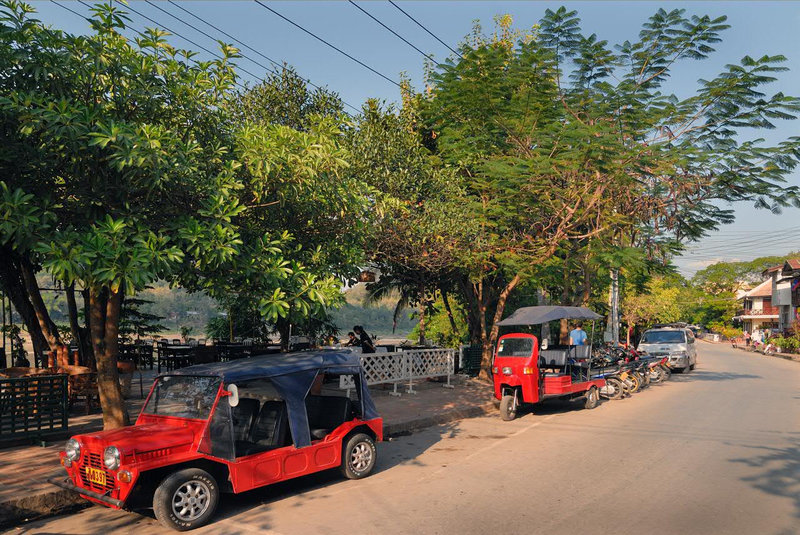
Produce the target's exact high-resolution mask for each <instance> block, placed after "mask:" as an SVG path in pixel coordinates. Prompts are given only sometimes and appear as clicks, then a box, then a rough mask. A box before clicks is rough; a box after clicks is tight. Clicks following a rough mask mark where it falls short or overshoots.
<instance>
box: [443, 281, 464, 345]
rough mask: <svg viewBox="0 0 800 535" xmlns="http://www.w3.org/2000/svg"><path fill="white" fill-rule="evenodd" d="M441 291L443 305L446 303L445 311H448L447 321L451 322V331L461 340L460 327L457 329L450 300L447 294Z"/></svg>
mask: <svg viewBox="0 0 800 535" xmlns="http://www.w3.org/2000/svg"><path fill="white" fill-rule="evenodd" d="M440 291H441V292H442V303H444V309H445V310H446V311H447V319H448V320H450V329H452V331H453V335H454V336H458V337H459V338H460V335H459V332H458V327H456V320H455V318H454V317H453V310H452V309H451V308H450V299H448V298H447V292H445V291H444V290H440Z"/></svg>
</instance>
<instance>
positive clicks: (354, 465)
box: [341, 433, 378, 479]
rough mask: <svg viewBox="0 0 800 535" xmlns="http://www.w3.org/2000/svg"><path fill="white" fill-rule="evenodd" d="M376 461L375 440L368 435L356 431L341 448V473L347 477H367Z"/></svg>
mask: <svg viewBox="0 0 800 535" xmlns="http://www.w3.org/2000/svg"><path fill="white" fill-rule="evenodd" d="M377 461H378V450H377V448H376V447H375V441H374V440H372V437H371V436H369V435H366V434H364V433H358V434H356V435H353V436H352V437H350V438H349V439H348V440H347V442H346V443H345V445H344V447H343V448H342V466H341V470H342V475H343V476H344V477H346V478H347V479H361V478H364V477H367V476H368V475H370V474H371V473H372V470H373V469H374V468H375V464H376V463H377Z"/></svg>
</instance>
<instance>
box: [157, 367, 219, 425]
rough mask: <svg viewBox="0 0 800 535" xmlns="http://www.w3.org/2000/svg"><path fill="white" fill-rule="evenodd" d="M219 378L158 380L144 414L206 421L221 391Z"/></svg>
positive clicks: (189, 376) (188, 377) (184, 376)
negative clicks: (218, 392)
mask: <svg viewBox="0 0 800 535" xmlns="http://www.w3.org/2000/svg"><path fill="white" fill-rule="evenodd" d="M220 381H221V379H220V378H219V377H193V376H191V375H168V376H166V377H159V378H158V380H157V381H156V384H155V386H154V387H153V393H152V394H151V395H150V399H148V400H147V405H145V406H144V409H142V412H143V413H145V414H155V415H158V416H175V417H179V418H194V419H198V420H205V419H207V418H208V415H209V413H210V412H211V407H212V406H213V405H214V400H215V399H216V398H217V391H218V390H219V383H220Z"/></svg>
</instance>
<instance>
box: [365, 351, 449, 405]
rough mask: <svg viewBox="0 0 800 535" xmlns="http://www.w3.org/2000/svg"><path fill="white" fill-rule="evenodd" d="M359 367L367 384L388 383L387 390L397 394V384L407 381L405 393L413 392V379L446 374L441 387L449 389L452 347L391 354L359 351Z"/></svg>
mask: <svg viewBox="0 0 800 535" xmlns="http://www.w3.org/2000/svg"><path fill="white" fill-rule="evenodd" d="M360 357H361V366H362V367H363V368H364V373H365V375H366V377H367V384H368V385H379V384H392V385H393V386H394V388H393V389H392V392H390V394H391V395H393V396H399V395H400V392H398V391H397V385H398V384H401V383H408V386H407V388H406V392H407V393H409V394H416V393H417V391H416V390H414V381H415V380H417V381H419V380H420V379H429V378H433V377H447V382H446V383H445V384H444V385H442V386H444V387H445V388H453V385H451V384H450V376H451V375H453V370H454V369H455V350H454V349H410V350H408V351H398V352H395V353H368V354H366V355H365V354H361V355H360Z"/></svg>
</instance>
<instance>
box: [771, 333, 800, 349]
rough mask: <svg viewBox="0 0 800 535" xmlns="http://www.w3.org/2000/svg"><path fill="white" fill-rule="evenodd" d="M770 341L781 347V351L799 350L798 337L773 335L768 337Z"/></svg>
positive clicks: (799, 341)
mask: <svg viewBox="0 0 800 535" xmlns="http://www.w3.org/2000/svg"><path fill="white" fill-rule="evenodd" d="M769 341H770V343H772V344H775V345H776V346H777V347H779V348H781V352H782V353H798V352H800V338H798V337H797V336H796V335H795V336H775V337H774V338H770V340H769Z"/></svg>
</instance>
